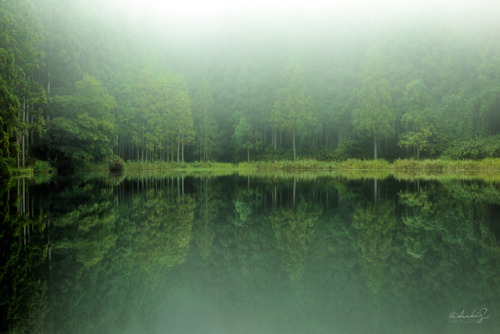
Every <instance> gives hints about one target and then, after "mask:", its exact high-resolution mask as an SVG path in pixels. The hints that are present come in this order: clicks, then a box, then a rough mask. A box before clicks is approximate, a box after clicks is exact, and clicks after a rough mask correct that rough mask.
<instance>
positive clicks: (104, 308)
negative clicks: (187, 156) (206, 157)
mask: <svg viewBox="0 0 500 334" xmlns="http://www.w3.org/2000/svg"><path fill="white" fill-rule="evenodd" d="M0 200H1V209H0V211H1V212H0V220H1V221H2V228H1V233H0V243H1V247H2V248H1V249H2V255H1V263H0V265H1V268H2V269H1V276H0V279H1V295H0V297H1V298H0V301H1V313H0V325H1V327H0V331H1V332H12V333H137V334H141V333H190V334H191V333H287V334H290V333H291V334H293V333H498V328H500V318H499V317H500V243H499V238H500V184H499V183H496V182H493V181H482V180H475V179H461V180H459V179H446V178H445V179H441V180H438V179H432V178H429V179H427V180H425V179H409V180H402V179H400V180H398V179H395V178H393V177H384V178H381V179H373V178H363V177H362V175H361V176H357V177H341V176H335V175H315V174H263V175H238V174H227V175H224V173H222V174H221V175H212V174H209V173H204V174H191V175H186V174H181V173H179V174H171V175H163V176H135V177H114V178H113V177H104V176H102V177H98V176H96V177H86V178H78V177H73V178H57V179H54V180H51V181H50V182H46V183H40V184H36V183H34V182H33V181H29V180H17V181H14V183H12V184H11V185H10V186H9V187H6V186H4V187H3V188H2V189H1V190H0Z"/></svg>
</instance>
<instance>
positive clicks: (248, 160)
mask: <svg viewBox="0 0 500 334" xmlns="http://www.w3.org/2000/svg"><path fill="white" fill-rule="evenodd" d="M247 162H250V149H249V148H248V147H247Z"/></svg>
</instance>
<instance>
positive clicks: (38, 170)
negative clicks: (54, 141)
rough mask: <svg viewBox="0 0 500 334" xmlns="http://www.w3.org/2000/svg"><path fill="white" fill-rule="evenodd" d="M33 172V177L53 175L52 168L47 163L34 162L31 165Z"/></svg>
mask: <svg viewBox="0 0 500 334" xmlns="http://www.w3.org/2000/svg"><path fill="white" fill-rule="evenodd" d="M33 172H34V173H35V175H43V174H46V175H47V174H54V173H55V171H54V168H53V167H52V166H51V165H50V162H48V161H42V160H36V161H35V164H34V165H33Z"/></svg>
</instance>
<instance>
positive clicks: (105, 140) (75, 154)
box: [49, 75, 116, 162]
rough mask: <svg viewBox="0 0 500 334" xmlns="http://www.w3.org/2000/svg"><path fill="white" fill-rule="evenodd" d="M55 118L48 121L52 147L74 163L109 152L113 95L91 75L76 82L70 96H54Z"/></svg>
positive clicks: (112, 139) (97, 158)
mask: <svg viewBox="0 0 500 334" xmlns="http://www.w3.org/2000/svg"><path fill="white" fill-rule="evenodd" d="M53 101H54V102H53V105H54V108H55V110H56V113H57V117H55V118H54V120H53V121H52V122H51V123H50V127H49V134H50V139H51V148H52V149H53V151H54V153H55V154H56V156H59V157H60V158H62V159H70V160H72V161H73V162H85V161H100V160H102V159H104V158H105V157H108V156H110V155H111V153H112V147H113V145H114V144H115V142H116V132H115V127H114V122H113V119H112V111H113V109H114V108H116V101H115V98H114V97H113V96H111V95H109V94H108V93H107V92H106V89H105V88H104V87H103V85H102V83H101V82H99V81H98V80H97V79H95V78H93V77H91V76H90V75H85V76H84V77H83V79H82V80H80V81H78V82H76V83H75V91H74V94H73V95H62V96H55V97H54V100H53Z"/></svg>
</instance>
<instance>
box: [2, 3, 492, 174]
mask: <svg viewBox="0 0 500 334" xmlns="http://www.w3.org/2000/svg"><path fill="white" fill-rule="evenodd" d="M398 24H399V25H398V26H391V25H390V24H387V25H375V26H371V27H366V28H365V29H364V30H363V29H361V30H359V29H358V30H353V31H347V32H346V30H347V29H345V27H344V30H342V31H336V29H337V30H338V29H339V26H335V25H332V26H331V27H330V28H325V29H326V30H324V31H322V32H321V34H316V35H315V31H302V32H301V34H298V32H300V31H299V30H290V31H288V32H286V33H283V35H279V36H278V37H279V38H276V34H275V33H273V32H269V34H268V35H266V33H264V32H260V34H261V35H260V36H259V35H257V33H255V35H252V34H246V35H245V34H242V36H239V35H238V33H241V31H240V32H231V31H225V32H224V31H219V32H218V33H220V34H219V35H217V36H215V35H214V36H210V34H209V33H205V34H204V35H203V36H204V38H203V39H202V38H201V37H200V39H199V40H197V39H196V38H193V36H190V35H189V34H185V35H183V34H182V33H176V32H175V31H174V30H172V29H170V30H169V29H167V28H164V29H163V30H161V29H160V28H158V29H156V30H155V29H154V28H152V27H151V26H146V27H140V25H132V24H131V23H130V22H129V21H128V20H127V19H125V18H121V17H120V16H119V15H115V16H113V15H111V14H110V13H106V14H102V13H101V11H100V8H99V3H98V2H96V1H87V2H80V1H70V0H31V1H30V0H3V1H0V169H6V168H7V167H8V166H10V167H15V166H17V167H21V166H26V165H29V164H32V162H33V160H34V159H40V160H47V161H51V162H52V163H54V164H56V165H57V166H59V167H60V168H61V167H62V168H65V167H67V168H71V167H72V166H75V165H78V164H81V163H87V162H96V161H103V160H105V159H107V158H110V157H113V156H119V157H121V158H122V159H124V160H137V161H156V160H161V161H244V160H277V159H296V157H297V156H298V157H300V158H314V159H319V160H344V159H347V158H372V157H373V158H375V159H376V158H377V157H383V158H385V159H388V160H392V159H396V158H408V157H415V158H417V159H418V158H421V157H422V158H424V157H425V158H437V157H442V156H444V157H447V158H452V159H464V158H466V159H481V158H486V157H500V43H498V41H499V40H500V26H499V24H498V21H495V20H491V21H488V20H487V19H485V20H483V22H481V25H479V26H475V27H473V26H472V25H466V26H460V25H454V24H452V23H449V22H446V23H445V22H439V21H438V20H437V19H436V20H430V21H428V22H426V24H417V23H411V22H409V23H407V24H401V23H398ZM166 27H167V26H166ZM221 29H223V28H221ZM249 29H250V28H249ZM249 36H250V37H249ZM211 37H212V38H213V39H211ZM313 37H316V38H313Z"/></svg>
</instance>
